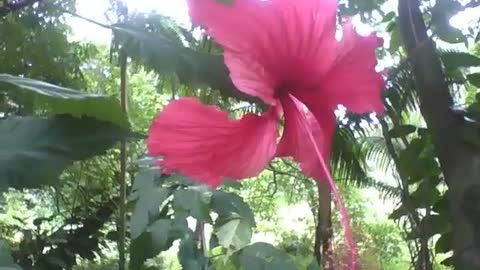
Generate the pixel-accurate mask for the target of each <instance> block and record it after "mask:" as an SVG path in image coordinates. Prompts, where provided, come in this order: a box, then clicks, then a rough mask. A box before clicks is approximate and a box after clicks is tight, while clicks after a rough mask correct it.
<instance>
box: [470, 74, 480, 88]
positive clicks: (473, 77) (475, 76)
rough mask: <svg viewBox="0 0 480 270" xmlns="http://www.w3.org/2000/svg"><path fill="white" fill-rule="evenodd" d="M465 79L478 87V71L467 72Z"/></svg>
mask: <svg viewBox="0 0 480 270" xmlns="http://www.w3.org/2000/svg"><path fill="white" fill-rule="evenodd" d="M467 80H468V82H469V83H471V84H472V85H474V86H475V87H478V88H480V73H473V74H468V75H467Z"/></svg>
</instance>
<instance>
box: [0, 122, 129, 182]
mask: <svg viewBox="0 0 480 270" xmlns="http://www.w3.org/2000/svg"><path fill="white" fill-rule="evenodd" d="M132 138H134V135H133V134H132V133H131V132H130V131H128V130H125V129H123V128H120V127H118V126H115V125H113V124H111V123H108V122H103V121H99V120H96V119H93V118H87V117H83V118H76V117H72V116H69V115H60V116H56V117H54V118H52V119H42V118H36V117H10V118H7V119H5V120H0V186H4V187H5V186H7V187H14V188H37V187H40V186H42V185H45V184H52V183H54V182H55V181H56V180H57V177H58V176H59V175H60V174H61V173H62V172H63V170H64V169H66V168H67V167H68V166H70V165H71V164H73V162H74V161H80V160H85V159H88V158H91V157H93V156H95V155H100V154H103V153H105V152H106V151H107V150H108V149H110V148H111V147H113V146H114V144H115V143H116V142H118V141H120V140H123V139H132Z"/></svg>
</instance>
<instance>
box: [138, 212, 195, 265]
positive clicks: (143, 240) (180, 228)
mask: <svg viewBox="0 0 480 270" xmlns="http://www.w3.org/2000/svg"><path fill="white" fill-rule="evenodd" d="M188 231H189V229H188V226H187V224H186V221H184V220H183V221H179V220H170V219H159V220H157V221H155V222H154V223H153V224H152V225H150V226H148V228H147V230H146V231H145V232H143V233H142V234H141V235H140V236H139V237H137V238H136V239H133V240H132V243H131V244H130V264H129V269H131V270H137V269H140V268H141V267H142V266H143V264H144V262H145V261H146V260H147V259H150V258H153V257H155V256H157V255H158V254H159V253H160V252H162V251H165V250H168V249H169V248H170V247H171V246H172V243H173V241H174V240H176V239H179V238H183V237H184V235H185V234H186V233H188Z"/></svg>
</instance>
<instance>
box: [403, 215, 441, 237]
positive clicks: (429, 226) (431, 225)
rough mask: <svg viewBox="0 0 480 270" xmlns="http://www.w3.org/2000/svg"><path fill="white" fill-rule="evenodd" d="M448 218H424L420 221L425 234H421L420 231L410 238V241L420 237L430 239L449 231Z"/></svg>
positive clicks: (434, 216)
mask: <svg viewBox="0 0 480 270" xmlns="http://www.w3.org/2000/svg"><path fill="white" fill-rule="evenodd" d="M447 217H448V216H445V215H443V216H441V215H430V216H426V217H424V218H423V219H422V220H421V221H420V226H421V228H422V229H423V232H422V233H420V231H419V230H417V231H414V232H413V233H412V234H411V235H410V236H409V239H415V238H420V237H427V238H430V237H432V236H434V235H436V234H439V233H444V232H446V231H447V230H448V228H449V226H448V225H449V224H448V219H447Z"/></svg>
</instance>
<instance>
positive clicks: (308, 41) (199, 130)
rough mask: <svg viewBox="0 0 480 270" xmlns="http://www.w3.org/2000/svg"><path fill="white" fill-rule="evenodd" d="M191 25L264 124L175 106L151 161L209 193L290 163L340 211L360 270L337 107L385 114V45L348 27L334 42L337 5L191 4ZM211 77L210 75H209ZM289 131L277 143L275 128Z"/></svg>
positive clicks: (154, 139) (186, 102)
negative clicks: (338, 153) (342, 175)
mask: <svg viewBox="0 0 480 270" xmlns="http://www.w3.org/2000/svg"><path fill="white" fill-rule="evenodd" d="M188 4H189V8H190V17H191V19H192V22H194V23H197V24H200V25H202V26H204V27H205V28H206V30H207V33H208V34H209V35H210V36H212V37H213V38H214V39H215V40H216V41H217V42H218V43H219V44H220V45H221V46H222V47H223V48H224V59H225V64H226V65H227V67H228V69H229V71H230V77H231V79H232V81H233V83H234V84H235V86H236V87H237V88H238V89H239V90H240V91H243V92H245V93H247V94H249V95H252V96H256V97H259V98H261V99H262V100H263V101H264V102H265V103H266V104H268V105H270V108H269V109H268V110H267V111H266V112H265V113H263V114H262V115H256V114H246V115H244V116H243V117H242V118H241V119H239V120H233V119H229V117H228V115H227V113H226V112H222V111H221V110H219V109H217V108H216V107H213V106H206V105H203V104H201V103H200V101H198V100H197V99H194V98H181V99H178V100H175V101H172V102H170V104H168V105H167V106H166V107H165V108H164V109H163V111H161V112H160V113H159V115H158V116H157V117H156V119H155V120H154V122H153V123H152V126H151V129H150V133H149V137H148V140H147V145H148V150H149V154H150V155H152V156H161V157H163V159H162V160H161V161H160V162H159V165H160V166H161V167H162V168H163V170H164V171H167V172H178V173H182V174H184V175H187V176H189V177H191V178H193V179H196V180H198V181H200V182H202V183H205V184H208V185H210V186H214V187H215V186H218V185H220V184H221V183H222V181H223V180H224V179H225V178H231V179H243V178H249V177H254V176H256V175H258V174H259V173H260V172H261V171H262V170H263V169H264V168H265V166H266V165H267V164H268V163H269V162H270V161H271V160H272V159H273V158H274V157H293V158H294V159H295V160H296V161H297V162H298V163H299V164H300V167H301V169H302V171H303V172H304V173H305V175H307V176H310V177H313V178H315V179H317V180H326V181H328V182H329V184H330V186H331V188H332V194H333V196H334V199H335V201H336V203H337V205H338V207H339V209H340V213H341V215H342V223H343V225H344V227H345V230H346V237H347V240H348V243H349V246H350V249H351V251H352V258H353V261H352V263H351V264H350V269H356V266H355V263H356V262H355V260H356V250H355V245H354V243H353V240H352V234H351V229H350V225H349V221H348V216H347V213H346V210H345V209H344V207H343V204H342V202H341V199H340V196H339V194H338V191H337V189H336V186H335V183H334V182H333V179H332V177H331V175H330V173H329V166H328V160H329V156H330V148H331V141H332V137H333V134H334V131H335V126H336V121H335V114H334V111H335V109H336V108H337V106H338V105H339V104H342V105H343V106H345V107H346V108H347V109H349V110H350V111H352V112H355V113H366V112H377V113H379V114H382V113H383V109H384V108H383V103H382V98H381V96H382V91H383V87H384V80H383V78H382V76H381V75H380V74H379V73H377V72H376V71H375V66H376V64H377V60H376V56H375V49H376V48H377V47H379V46H380V45H381V39H380V38H378V37H376V36H375V35H374V34H371V35H369V36H366V37H364V36H360V35H358V34H357V33H356V31H355V30H354V27H353V25H352V24H351V23H349V22H347V23H345V24H344V25H343V26H342V27H343V30H342V38H341V40H340V41H338V40H337V39H335V32H336V10H337V2H336V0H266V1H265V0H263V1H262V0H233V2H232V3H230V4H226V3H222V1H220V0H188ZM205 68H208V67H205ZM281 117H283V118H284V120H285V125H284V128H283V134H282V137H281V138H280V141H279V142H278V143H277V139H278V131H277V123H278V120H279V119H280V118H281Z"/></svg>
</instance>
